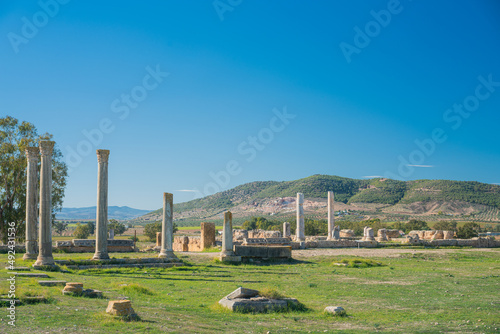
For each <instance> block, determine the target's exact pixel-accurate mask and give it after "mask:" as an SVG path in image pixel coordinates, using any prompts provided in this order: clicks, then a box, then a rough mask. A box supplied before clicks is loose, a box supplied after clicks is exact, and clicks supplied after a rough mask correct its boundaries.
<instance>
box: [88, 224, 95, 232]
mask: <svg viewBox="0 0 500 334" xmlns="http://www.w3.org/2000/svg"><path fill="white" fill-rule="evenodd" d="M87 228H88V229H89V233H90V235H92V234H94V233H95V222H87Z"/></svg>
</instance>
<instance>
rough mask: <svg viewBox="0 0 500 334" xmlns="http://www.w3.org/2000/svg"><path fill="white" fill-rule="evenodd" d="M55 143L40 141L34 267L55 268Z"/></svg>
mask: <svg viewBox="0 0 500 334" xmlns="http://www.w3.org/2000/svg"><path fill="white" fill-rule="evenodd" d="M53 149H54V142H53V141H48V140H43V141H40V153H41V154H42V165H41V167H40V211H39V215H40V216H39V222H40V227H39V236H38V239H39V240H38V258H37V259H36V262H35V263H34V264H33V267H40V266H54V258H53V257H52V150H53Z"/></svg>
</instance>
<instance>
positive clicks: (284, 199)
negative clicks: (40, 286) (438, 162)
mask: <svg viewBox="0 0 500 334" xmlns="http://www.w3.org/2000/svg"><path fill="white" fill-rule="evenodd" d="M329 190H331V191H333V192H334V193H335V202H336V204H335V209H336V210H350V211H353V212H354V214H349V215H351V216H355V217H356V218H357V219H363V218H376V217H377V218H380V219H383V220H404V219H407V218H408V217H419V216H429V215H432V216H436V217H434V218H435V219H436V220H438V219H462V220H478V219H483V220H485V221H500V216H499V214H500V211H499V209H500V186H498V185H492V184H485V183H480V182H474V181H448V180H417V181H406V182H405V181H397V180H391V179H384V178H377V179H369V180H358V179H350V178H344V177H340V176H330V175H313V176H310V177H307V178H303V179H299V180H295V181H282V182H276V181H265V182H251V183H247V184H243V185H240V186H237V187H235V188H233V189H229V190H226V191H223V192H220V193H217V194H214V195H211V196H207V197H204V198H200V199H195V200H192V201H189V202H185V203H179V204H175V205H174V213H175V214H174V218H175V219H176V220H177V221H179V222H183V221H185V222H188V221H193V222H197V221H199V220H203V219H205V220H219V219H220V213H222V212H223V211H225V210H229V209H230V210H231V211H233V213H234V214H235V217H237V218H238V217H240V218H243V217H247V216H248V217H249V216H252V215H259V214H260V215H273V216H277V217H280V216H283V217H284V218H288V217H292V216H293V212H294V210H295V196H296V194H297V193H298V192H302V193H303V194H304V197H305V199H306V203H305V208H306V214H307V213H308V211H309V215H313V216H314V217H322V216H324V214H325V213H326V198H327V192H328V191H329ZM344 216H348V215H343V216H342V217H340V216H339V218H343V219H346V217H344ZM439 216H442V217H439ZM349 218H353V217H349ZM159 219H161V209H158V210H156V211H153V212H151V213H148V214H147V215H145V216H142V217H140V218H138V219H136V220H134V221H136V222H147V221H152V220H159Z"/></svg>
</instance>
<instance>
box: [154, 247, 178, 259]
mask: <svg viewBox="0 0 500 334" xmlns="http://www.w3.org/2000/svg"><path fill="white" fill-rule="evenodd" d="M158 258H160V259H168V260H177V256H175V254H174V251H171V250H165V249H162V250H160V254H158Z"/></svg>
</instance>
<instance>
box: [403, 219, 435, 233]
mask: <svg viewBox="0 0 500 334" xmlns="http://www.w3.org/2000/svg"><path fill="white" fill-rule="evenodd" d="M422 230H430V227H429V226H428V225H427V222H425V221H423V220H417V219H410V220H409V221H408V222H407V223H406V224H405V231H404V232H405V233H408V232H410V231H422Z"/></svg>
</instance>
